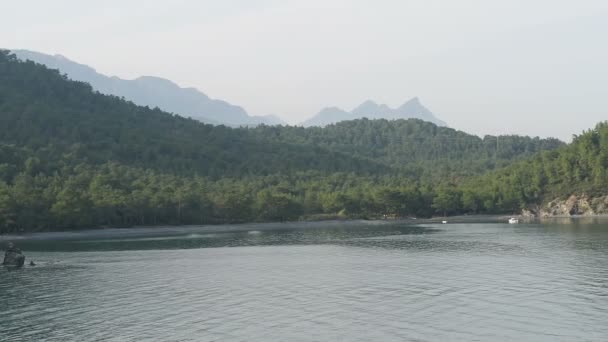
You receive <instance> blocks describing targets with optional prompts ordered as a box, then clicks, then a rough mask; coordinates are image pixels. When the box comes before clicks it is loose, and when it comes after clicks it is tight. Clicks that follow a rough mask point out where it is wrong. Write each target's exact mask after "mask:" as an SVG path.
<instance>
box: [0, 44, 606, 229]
mask: <svg viewBox="0 0 608 342" xmlns="http://www.w3.org/2000/svg"><path fill="white" fill-rule="evenodd" d="M606 131H607V129H606V124H600V125H598V127H596V128H595V129H594V130H591V131H589V132H585V133H584V134H583V135H581V136H580V137H577V138H576V139H575V140H574V142H573V143H572V144H571V145H568V146H565V145H564V144H563V143H561V142H560V141H558V140H555V139H539V138H529V137H519V136H501V137H492V136H487V137H484V138H483V139H482V138H479V137H477V136H473V135H469V134H466V133H463V132H460V131H456V130H454V129H450V128H445V127H437V126H436V125H434V124H431V123H427V122H423V121H420V120H414V119H411V120H395V121H387V120H367V119H362V120H354V121H347V122H341V123H338V124H334V125H330V126H327V127H325V128H317V127H311V128H302V127H288V126H287V127H286V126H259V127H256V128H228V127H224V126H212V125H205V124H202V123H199V122H197V121H195V120H191V119H187V118H182V117H179V116H176V115H172V114H169V113H165V112H162V111H160V110H158V109H150V108H147V107H139V106H136V105H134V104H133V103H130V102H128V101H126V100H124V99H120V98H117V97H113V96H106V95H102V94H99V93H96V92H94V91H93V90H92V89H91V87H90V86H89V85H88V84H85V83H81V82H74V81H70V80H68V79H67V78H66V77H65V76H62V75H61V74H59V72H57V71H55V70H49V69H47V68H46V67H44V66H42V65H39V64H36V63H33V62H21V61H19V60H17V59H16V58H15V57H14V56H12V55H10V54H9V53H8V52H0V232H17V231H36V230H55V229H79V228H91V227H98V226H131V225H155V224H194V223H222V222H244V221H275V220H292V219H298V218H302V217H307V218H310V217H361V218H376V217H386V216H391V217H405V216H431V215H436V214H440V215H447V214H455V213H480V212H488V213H498V212H515V211H517V210H520V209H521V208H523V207H524V206H526V205H528V204H530V203H534V202H538V201H541V200H543V198H544V197H546V196H549V195H551V196H554V195H555V196H558V195H566V194H567V193H568V192H569V191H596V192H601V191H602V187H603V186H605V185H606V182H607V180H606V171H605V170H606V166H607V161H608V157H607V155H608V154H607V152H606V148H607V141H606V139H607V138H606V136H607V133H606ZM505 167H506V168H505Z"/></svg>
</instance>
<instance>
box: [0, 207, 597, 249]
mask: <svg viewBox="0 0 608 342" xmlns="http://www.w3.org/2000/svg"><path fill="white" fill-rule="evenodd" d="M511 217H515V218H519V219H521V220H523V221H524V222H530V223H534V222H537V223H542V222H543V221H551V220H560V221H563V220H568V221H571V220H581V219H590V220H596V219H608V215H605V214H602V215H593V216H590V215H579V216H552V217H526V216H522V215H458V216H448V217H432V218H422V219H417V218H403V219H374V220H364V219H347V218H345V219H328V220H300V221H284V222H248V223H228V224H205V225H175V226H171V225H160V226H134V227H124V228H116V227H113V228H90V229H82V230H63V231H48V232H30V233H23V234H5V235H0V242H3V241H10V240H54V239H57V240H79V239H84V240H86V239H98V238H104V237H112V236H118V235H120V236H122V237H141V236H151V237H162V236H172V235H175V234H197V233H202V234H213V233H238V232H247V231H264V230H275V229H280V228H284V229H298V228H304V229H306V228H310V229H314V228H320V227H327V226H329V227H332V226H333V227H336V226H344V225H348V226H350V227H361V226H382V225H391V224H407V225H423V224H442V222H443V221H447V224H448V225H449V224H467V223H468V224H476V223H477V224H479V223H505V224H507V221H508V219H509V218H511Z"/></svg>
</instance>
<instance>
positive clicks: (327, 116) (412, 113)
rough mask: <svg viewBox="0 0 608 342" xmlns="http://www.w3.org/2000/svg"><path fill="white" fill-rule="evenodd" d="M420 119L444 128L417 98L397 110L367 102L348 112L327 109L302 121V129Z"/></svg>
mask: <svg viewBox="0 0 608 342" xmlns="http://www.w3.org/2000/svg"><path fill="white" fill-rule="evenodd" d="M362 118H368V119H387V120H397V119H420V120H424V121H428V122H432V123H434V124H436V125H437V126H446V124H445V122H443V121H441V120H439V119H437V118H436V117H435V115H434V114H433V113H432V112H431V111H430V110H428V109H427V108H426V107H425V106H423V105H422V103H420V100H419V99H418V98H417V97H414V98H412V99H411V100H409V101H407V102H405V103H404V104H403V105H401V106H400V107H399V108H396V109H393V108H390V107H389V106H387V105H385V104H378V103H376V102H374V101H371V100H368V101H365V102H363V103H362V104H360V105H359V106H358V107H357V108H355V109H353V110H352V111H350V112H347V111H345V110H343V109H340V108H337V107H328V108H325V109H323V110H321V111H320V112H319V113H318V114H317V115H315V116H314V117H312V118H310V119H308V120H306V121H304V122H303V123H302V125H303V126H304V127H309V126H321V127H323V126H327V125H329V124H333V123H336V122H340V121H346V120H355V119H362Z"/></svg>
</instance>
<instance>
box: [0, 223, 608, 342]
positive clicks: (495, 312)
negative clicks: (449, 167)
mask: <svg viewBox="0 0 608 342" xmlns="http://www.w3.org/2000/svg"><path fill="white" fill-rule="evenodd" d="M3 239H4V240H6V239H7V238H6V237H4V238H3ZM1 242H2V241H0V243H1ZM17 243H18V245H19V246H20V247H21V248H22V249H24V250H25V251H26V254H27V257H28V261H29V260H31V259H33V260H35V262H36V263H37V266H35V267H25V268H24V269H21V270H16V271H10V270H6V269H1V270H0V341H607V340H608V221H604V222H602V221H565V222H557V221H554V222H550V223H544V224H540V223H533V224H519V225H508V224H503V223H462V224H447V225H437V224H419V225H411V224H406V223H398V222H392V223H386V222H348V223H336V222H329V223H309V224H304V223H301V224H272V225H246V226H234V227H191V228H170V227H168V228H160V229H159V228H157V229H130V230H104V231H96V232H88V233H84V234H81V233H78V234H70V233H61V234H46V235H45V234H41V235H34V236H29V237H27V238H23V239H19V240H17Z"/></svg>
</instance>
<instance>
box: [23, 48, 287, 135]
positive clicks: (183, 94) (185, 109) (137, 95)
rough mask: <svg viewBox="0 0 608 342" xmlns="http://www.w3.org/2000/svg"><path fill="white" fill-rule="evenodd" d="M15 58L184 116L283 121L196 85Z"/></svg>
mask: <svg viewBox="0 0 608 342" xmlns="http://www.w3.org/2000/svg"><path fill="white" fill-rule="evenodd" d="M12 52H13V53H14V54H15V55H16V56H17V57H18V58H20V59H22V60H32V61H34V62H36V63H40V64H44V65H46V66H47V67H49V68H51V69H58V70H59V71H60V72H61V73H64V74H67V75H68V77H69V78H71V79H73V80H75V81H82V82H87V83H89V84H91V86H92V87H93V89H95V90H97V91H99V92H100V93H102V94H107V95H115V96H119V97H124V98H125V99H127V100H129V101H132V102H133V103H135V104H137V105H140V106H148V107H152V108H154V107H158V108H160V109H162V110H164V111H167V112H172V113H176V114H179V115H181V116H184V117H191V118H193V119H196V120H199V121H202V122H205V123H210V124H216V125H217V124H224V125H228V126H255V125H258V124H262V123H263V124H268V125H275V124H282V123H283V121H282V120H281V119H279V118H277V117H275V116H272V115H268V116H251V115H249V114H248V113H247V112H246V111H245V109H243V108H242V107H240V106H235V105H233V104H230V103H228V102H226V101H222V100H216V99H211V98H209V96H207V95H205V94H204V93H203V92H201V91H199V90H197V89H195V88H181V87H180V86H179V85H177V84H175V83H174V82H172V81H170V80H167V79H164V78H160V77H153V76H142V77H138V78H136V79H134V80H124V79H121V78H118V77H116V76H112V77H109V76H106V75H103V74H100V73H98V72H97V71H95V69H94V68H92V67H90V66H87V65H84V64H79V63H77V62H74V61H72V60H69V59H68V58H66V57H64V56H61V55H47V54H44V53H39V52H34V51H29V50H13V51H12Z"/></svg>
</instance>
